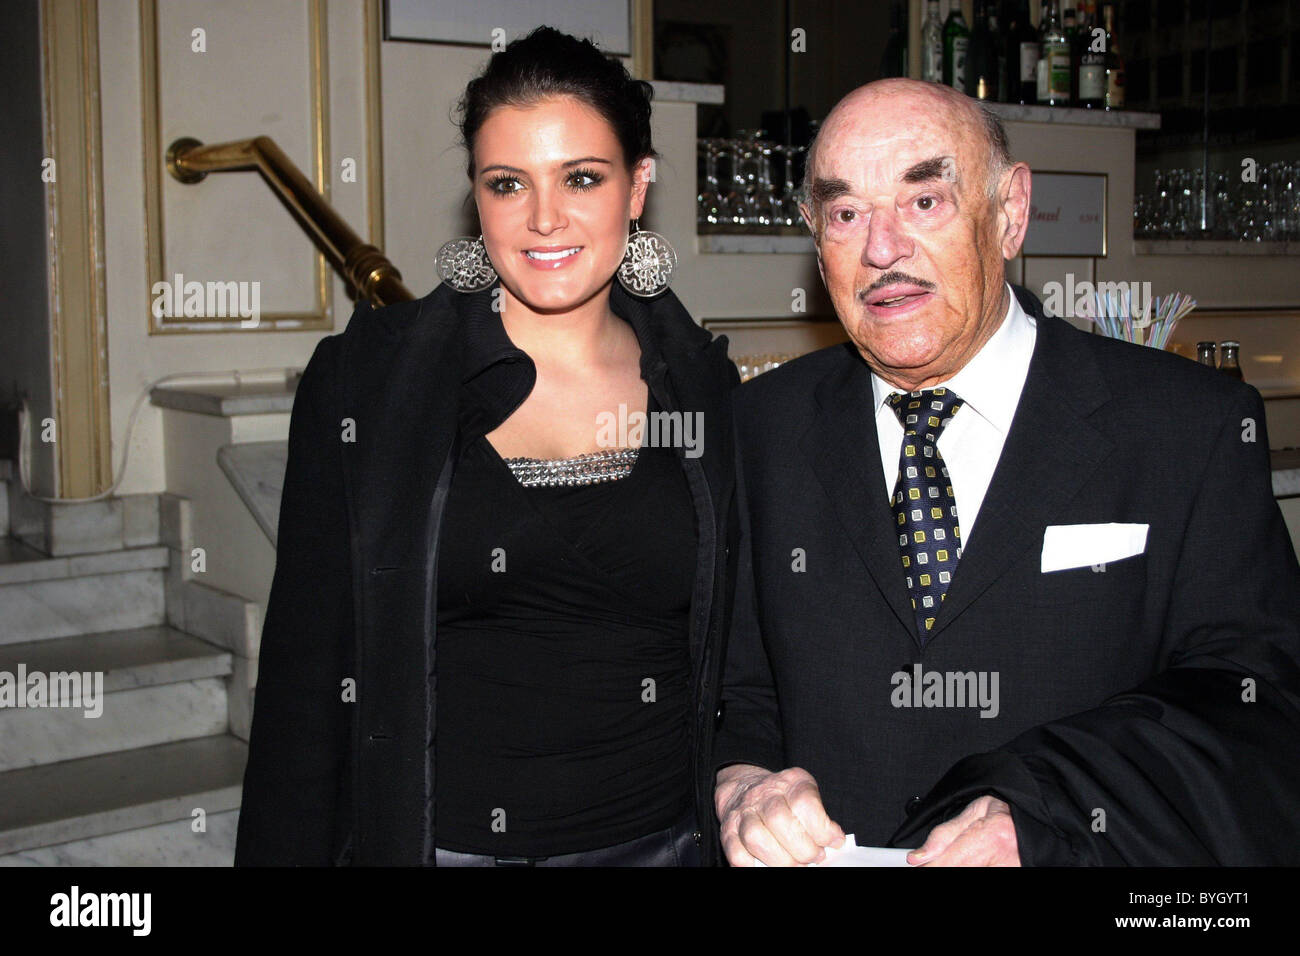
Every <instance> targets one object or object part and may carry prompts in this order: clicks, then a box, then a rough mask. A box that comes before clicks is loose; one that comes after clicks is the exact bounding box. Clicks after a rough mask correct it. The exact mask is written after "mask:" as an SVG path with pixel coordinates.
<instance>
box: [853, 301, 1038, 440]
mask: <svg viewBox="0 0 1300 956" xmlns="http://www.w3.org/2000/svg"><path fill="white" fill-rule="evenodd" d="M1004 287H1005V288H1006V290H1007V298H1008V299H1009V300H1010V301H1009V302H1008V303H1007V311H1006V314H1005V315H1003V317H1002V323H1001V324H1000V325H999V326H998V330H997V331H996V332H994V333H993V335H992V337H991V338H990V339H989V340H988V341H987V342H985V343H984V346H983V348H981V349H980V350H979V352H977V353H976V354H975V357H974V358H972V359H971V360H970V361H969V362H967V363H966V365H965V366H963V367H962V368H961V369H959V370H958V371H957V373H956V374H955V375H953V376H951V377H950V378H949V379H947V380H946V381H943V382H940V383H938V384H937V385H934V386H932V387H933V388H951V389H952V390H953V391H954V392H956V393H957V395H958V396H959V397H960V398H961V400H962V403H963V405H964V406H966V407H968V408H970V409H971V410H972V411H974V412H975V413H976V414H978V415H979V416H980V417H981V418H983V419H984V420H986V421H987V422H988V423H989V424H990V425H992V426H993V427H994V428H996V429H997V430H998V431H1000V432H1001V433H1002V434H1003V435H1006V434H1007V432H1009V431H1010V430H1011V419H1012V418H1013V417H1014V416H1015V414H1016V405H1018V404H1019V402H1020V391H1021V388H1022V386H1023V385H1024V382H1025V376H1026V375H1027V374H1028V373H1029V360H1030V358H1031V357H1032V356H1033V354H1034V338H1035V335H1036V331H1037V330H1036V328H1035V325H1034V321H1033V319H1031V318H1030V317H1029V316H1028V315H1027V314H1026V313H1025V310H1024V309H1023V308H1021V306H1020V301H1019V300H1018V299H1017V298H1016V295H1015V291H1014V290H1013V289H1012V288H1011V286H1010V285H1008V284H1005V283H1004ZM871 391H872V396H873V398H874V399H875V403H876V404H875V410H876V411H877V412H879V411H880V407H881V406H882V405H883V404H884V403H885V399H887V398H888V397H889V396H890V395H891V394H893V393H894V392H896V391H898V389H896V388H895V387H894V386H892V385H890V384H889V383H888V382H886V381H885V380H884V379H882V378H881V377H880V376H879V375H877V374H876V373H875V372H872V373H871Z"/></svg>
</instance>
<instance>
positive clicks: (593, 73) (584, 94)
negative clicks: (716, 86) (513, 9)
mask: <svg viewBox="0 0 1300 956" xmlns="http://www.w3.org/2000/svg"><path fill="white" fill-rule="evenodd" d="M552 96H572V97H574V98H576V99H578V100H581V101H582V102H583V103H586V104H587V105H588V106H590V107H592V108H593V109H594V110H596V112H598V113H599V114H600V115H601V116H603V117H604V118H605V121H606V122H607V123H609V125H610V126H611V127H612V128H613V130H614V135H615V136H616V137H617V138H618V142H619V145H621V146H622V147H623V158H624V159H625V160H626V161H627V166H628V168H629V169H631V168H632V167H633V166H635V165H636V164H637V163H638V162H640V161H641V160H643V159H645V158H646V157H647V156H657V155H658V153H656V152H655V149H654V146H653V145H652V144H651V142H650V99H651V98H652V97H653V96H654V88H653V87H652V86H651V85H650V84H649V83H646V82H645V81H644V80H634V79H632V77H631V76H629V75H628V72H627V69H626V68H625V67H624V66H623V64H622V63H620V62H619V61H618V60H616V59H614V58H613V57H610V56H606V55H605V54H604V53H602V52H601V51H600V49H599V48H598V47H597V46H596V45H595V44H594V43H592V42H591V41H590V40H579V39H578V38H577V37H573V36H570V35H569V34H567V33H562V32H560V31H559V30H556V29H554V28H553V27H538V28H537V29H536V30H534V31H533V32H532V33H530V34H528V36H526V37H521V38H520V39H518V40H514V41H513V42H511V43H510V44H509V45H508V46H507V47H506V48H505V49H504V50H502V51H501V52H500V53H494V54H493V55H492V59H490V60H489V61H488V65H487V66H486V67H485V68H484V70H483V72H482V73H481V74H479V75H478V76H476V77H475V78H474V79H472V80H470V81H469V85H468V86H467V87H465V95H464V97H462V98H461V101H460V103H459V104H458V105H457V108H456V111H457V114H458V115H459V117H460V118H459V121H458V124H459V126H460V135H461V144H462V145H463V146H464V147H465V150H466V152H467V153H468V154H469V158H468V160H467V161H466V172H468V174H469V178H470V179H473V178H474V138H475V137H476V136H477V135H478V131H479V127H481V126H482V125H483V123H484V122H485V121H486V120H487V118H488V115H489V114H490V113H491V112H492V111H493V110H494V109H496V108H497V107H498V106H516V107H529V106H532V105H534V104H536V103H537V102H538V101H539V100H542V99H546V98H548V97H552Z"/></svg>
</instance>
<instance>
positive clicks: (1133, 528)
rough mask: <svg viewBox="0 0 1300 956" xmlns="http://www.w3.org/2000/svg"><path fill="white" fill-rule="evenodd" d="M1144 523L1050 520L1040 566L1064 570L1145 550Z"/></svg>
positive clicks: (1044, 534)
mask: <svg viewBox="0 0 1300 956" xmlns="http://www.w3.org/2000/svg"><path fill="white" fill-rule="evenodd" d="M1148 527H1149V525H1145V524H1117V523H1111V524H1051V525H1048V526H1047V530H1046V531H1044V532H1043V560H1042V567H1041V570H1042V572H1043V573H1044V574H1046V573H1047V572H1048V571H1064V570H1066V569H1067V568H1082V567H1089V566H1093V565H1098V564H1105V563H1106V562H1107V561H1118V560H1120V559H1121V558H1131V557H1133V556H1134V555H1135V554H1142V553H1143V552H1145V551H1146V549H1147V528H1148Z"/></svg>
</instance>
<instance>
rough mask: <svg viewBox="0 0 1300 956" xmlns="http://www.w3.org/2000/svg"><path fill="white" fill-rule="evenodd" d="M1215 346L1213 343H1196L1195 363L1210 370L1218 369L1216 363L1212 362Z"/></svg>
mask: <svg viewBox="0 0 1300 956" xmlns="http://www.w3.org/2000/svg"><path fill="white" fill-rule="evenodd" d="M1216 348H1217V346H1216V345H1215V344H1214V343H1213V342H1197V343H1196V361H1198V362H1199V363H1201V364H1202V365H1207V366H1209V367H1210V368H1218V367H1219V366H1218V363H1217V362H1216V361H1215V360H1214V352H1215V349H1216Z"/></svg>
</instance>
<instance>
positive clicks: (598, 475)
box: [505, 447, 641, 488]
mask: <svg viewBox="0 0 1300 956" xmlns="http://www.w3.org/2000/svg"><path fill="white" fill-rule="evenodd" d="M640 451H641V449H640V447H636V448H610V449H606V450H601V451H593V452H588V453H587V454H585V455H576V456H574V457H572V458H506V459H505V463H506V466H507V467H508V468H509V469H510V472H511V474H513V475H514V476H515V479H516V480H517V481H518V482H519V483H520V484H521V485H523V486H524V487H525V488H536V487H540V486H546V487H557V486H562V487H573V486H576V485H594V484H598V483H600V482H603V481H617V480H618V479H620V478H626V477H627V476H628V475H629V474H631V473H632V468H633V466H635V465H636V460H637V455H638V453H639V452H640Z"/></svg>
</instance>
